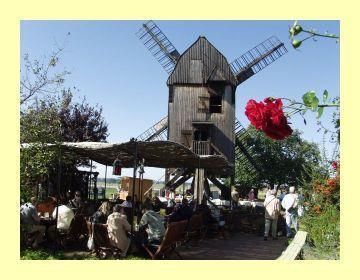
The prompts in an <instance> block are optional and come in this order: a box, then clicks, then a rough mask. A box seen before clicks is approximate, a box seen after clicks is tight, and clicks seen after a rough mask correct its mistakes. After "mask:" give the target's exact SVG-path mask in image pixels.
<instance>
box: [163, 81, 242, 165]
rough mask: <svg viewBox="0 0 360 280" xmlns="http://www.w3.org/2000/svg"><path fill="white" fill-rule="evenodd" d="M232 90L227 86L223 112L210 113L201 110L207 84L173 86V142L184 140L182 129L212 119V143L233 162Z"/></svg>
mask: <svg viewBox="0 0 360 280" xmlns="http://www.w3.org/2000/svg"><path fill="white" fill-rule="evenodd" d="M232 91H233V89H232V87H231V86H229V85H228V86H226V87H225V91H224V95H223V102H222V113H212V114H210V113H208V112H203V111H201V110H199V98H200V99H201V98H203V99H204V97H206V96H208V97H210V94H209V92H208V89H207V88H206V87H201V86H195V85H194V86H182V85H178V86H174V89H173V97H174V99H173V100H174V101H173V103H171V104H169V128H170V129H169V131H168V137H169V140H170V141H174V142H178V143H181V141H182V140H181V139H183V136H182V133H181V132H182V131H192V130H193V122H194V121H196V122H204V121H208V122H212V123H213V127H212V131H211V138H212V143H213V144H214V145H215V146H216V147H217V148H218V149H219V150H220V151H221V152H222V153H223V154H224V155H225V156H226V158H227V159H228V161H229V162H231V163H234V161H235V155H234V149H235V146H234V142H235V121H234V120H235V107H234V105H233V104H232V95H233V92H232Z"/></svg>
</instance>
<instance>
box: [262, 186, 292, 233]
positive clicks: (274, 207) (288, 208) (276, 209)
mask: <svg viewBox="0 0 360 280" xmlns="http://www.w3.org/2000/svg"><path fill="white" fill-rule="evenodd" d="M276 193H277V190H276V189H270V188H269V189H268V190H267V192H266V197H265V201H264V207H265V233H264V240H267V239H268V237H269V231H270V228H271V235H272V238H273V239H277V223H278V217H279V215H280V210H281V207H282V208H283V209H284V210H285V222H286V236H287V237H291V236H292V232H291V225H293V226H294V229H295V232H297V231H298V223H297V217H298V207H299V205H298V202H299V198H298V195H297V193H296V190H295V187H290V188H289V192H288V193H287V194H284V193H283V192H282V193H281V194H280V196H279V197H276Z"/></svg>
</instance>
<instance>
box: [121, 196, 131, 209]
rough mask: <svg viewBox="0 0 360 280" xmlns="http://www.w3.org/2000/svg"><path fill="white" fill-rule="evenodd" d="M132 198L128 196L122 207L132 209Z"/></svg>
mask: <svg viewBox="0 0 360 280" xmlns="http://www.w3.org/2000/svg"><path fill="white" fill-rule="evenodd" d="M131 200H132V197H131V196H130V195H128V196H127V197H126V198H125V201H124V202H123V203H121V207H124V208H132V203H131Z"/></svg>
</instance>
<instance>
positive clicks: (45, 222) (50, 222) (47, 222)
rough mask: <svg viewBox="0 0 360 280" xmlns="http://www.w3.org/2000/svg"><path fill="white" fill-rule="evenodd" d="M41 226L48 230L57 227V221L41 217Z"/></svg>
mask: <svg viewBox="0 0 360 280" xmlns="http://www.w3.org/2000/svg"><path fill="white" fill-rule="evenodd" d="M40 224H41V225H44V226H46V228H48V227H50V226H52V225H55V219H54V218H53V217H42V216H41V217H40Z"/></svg>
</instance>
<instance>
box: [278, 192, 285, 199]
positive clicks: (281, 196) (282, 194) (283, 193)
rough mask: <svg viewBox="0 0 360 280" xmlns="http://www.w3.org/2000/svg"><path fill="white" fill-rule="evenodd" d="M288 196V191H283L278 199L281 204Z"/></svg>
mask: <svg viewBox="0 0 360 280" xmlns="http://www.w3.org/2000/svg"><path fill="white" fill-rule="evenodd" d="M285 195H286V191H285V190H281V192H280V195H279V196H278V199H279V200H280V202H282V200H283V199H284V197H285Z"/></svg>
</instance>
